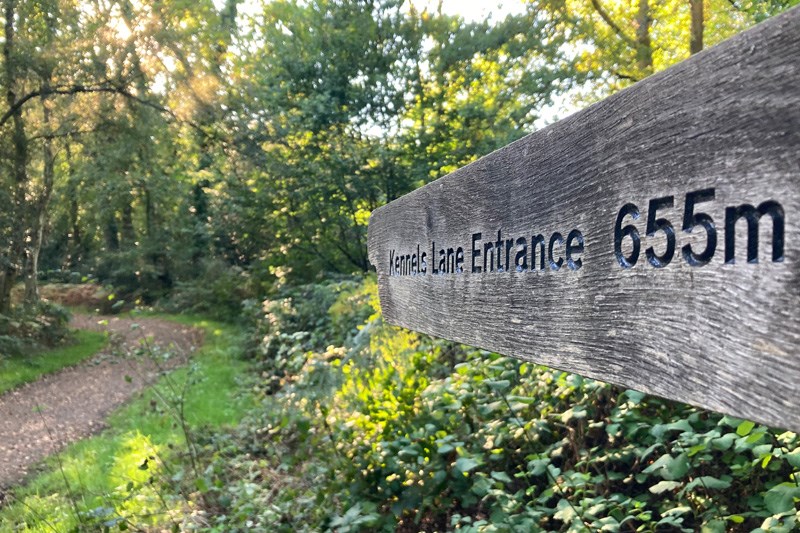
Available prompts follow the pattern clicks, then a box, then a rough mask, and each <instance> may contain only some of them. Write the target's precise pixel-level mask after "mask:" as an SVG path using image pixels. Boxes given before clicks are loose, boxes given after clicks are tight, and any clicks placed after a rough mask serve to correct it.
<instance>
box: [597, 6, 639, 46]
mask: <svg viewBox="0 0 800 533" xmlns="http://www.w3.org/2000/svg"><path fill="white" fill-rule="evenodd" d="M592 6H593V7H594V9H595V11H597V14H598V15H600V18H602V19H603V20H604V21H605V23H606V24H608V25H609V26H610V27H611V29H612V30H614V33H616V34H617V35H619V37H620V38H621V39H622V40H623V41H625V42H626V43H628V44H629V45H630V46H632V47H634V48H637V47H638V45H637V44H636V41H635V40H634V39H633V38H632V37H631V36H629V35H628V34H627V33H625V32H624V31H623V30H622V28H620V27H619V25H618V24H617V23H616V22H614V19H612V18H611V15H609V14H608V12H607V11H606V10H605V9H603V6H601V5H600V0H592Z"/></svg>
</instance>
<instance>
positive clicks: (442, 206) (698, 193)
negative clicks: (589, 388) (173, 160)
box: [369, 9, 800, 430]
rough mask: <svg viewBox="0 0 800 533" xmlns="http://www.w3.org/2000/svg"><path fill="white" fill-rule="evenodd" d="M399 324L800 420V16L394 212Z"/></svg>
mask: <svg viewBox="0 0 800 533" xmlns="http://www.w3.org/2000/svg"><path fill="white" fill-rule="evenodd" d="M369 254H370V260H371V262H372V263H373V265H375V267H376V268H377V271H378V282H379V290H380V299H381V304H382V307H383V315H384V317H385V319H386V320H387V321H388V322H390V323H392V324H396V325H400V326H404V327H407V328H410V329H413V330H417V331H420V332H424V333H428V334H431V335H435V336H439V337H444V338H447V339H451V340H455V341H459V342H462V343H466V344H470V345H474V346H478V347H481V348H485V349H488V350H493V351H497V352H500V353H504V354H508V355H513V356H516V357H520V358H523V359H527V360H531V361H535V362H539V363H543V364H546V365H550V366H552V367H556V368H560V369H564V370H569V371H572V372H577V373H579V374H582V375H586V376H590V377H593V378H597V379H600V380H604V381H608V382H612V383H616V384H619V385H623V386H626V387H631V388H635V389H638V390H641V391H645V392H648V393H652V394H657V395H660V396H664V397H667V398H672V399H676V400H680V401H683V402H688V403H691V404H695V405H699V406H702V407H705V408H709V409H712V410H716V411H721V412H725V413H730V414H733V415H735V416H739V417H745V418H749V419H753V420H756V421H760V422H764V423H767V424H770V425H773V426H778V427H785V428H790V429H793V430H800V9H794V10H791V11H789V12H787V13H785V14H783V15H782V16H780V17H777V18H775V19H772V20H770V21H767V22H766V23H763V24H761V25H759V26H757V27H755V28H754V29H752V30H750V31H748V32H745V33H743V34H741V35H739V36H737V37H735V38H733V39H731V40H729V41H727V42H725V43H723V44H721V45H719V46H717V47H714V48H712V49H709V50H707V51H705V52H703V53H701V54H698V55H696V56H693V57H692V58H691V59H689V60H687V61H684V62H683V63H681V64H679V65H677V66H676V67H673V68H671V69H669V70H667V71H665V72H662V73H660V74H657V75H654V76H652V77H650V78H648V79H646V80H645V81H643V82H640V83H637V84H636V85H634V86H633V87H631V88H629V89H627V90H624V91H622V92H620V93H618V94H616V95H614V96H612V97H610V98H608V99H606V100H605V101H603V102H600V103H598V104H596V105H594V106H591V107H589V108H588V109H585V110H583V111H582V112H579V113H577V114H575V115H573V116H571V117H569V118H567V119H565V120H562V121H561V122H559V123H557V124H555V125H553V126H550V127H548V128H546V129H544V130H542V131H539V132H537V133H534V134H532V135H529V136H527V137H525V138H523V139H521V140H519V141H517V142H515V143H513V144H511V145H509V146H506V147H505V148H503V149H501V150H498V151H497V152H494V153H492V154H491V155H489V156H486V157H484V158H483V159H480V160H478V161H476V162H475V163H472V164H470V165H469V166H467V167H464V168H462V169H460V170H458V171H456V172H454V173H452V174H450V175H448V176H446V177H444V178H442V179H439V180H437V181H435V182H433V183H431V184H429V185H426V186H425V187H422V188H420V189H418V190H416V191H414V192H412V193H411V194H408V195H406V196H404V197H402V198H400V199H398V200H395V201H393V202H391V203H390V204H388V205H386V206H384V207H382V208H380V209H378V210H376V211H375V212H374V213H373V214H372V217H371V219H370V224H369Z"/></svg>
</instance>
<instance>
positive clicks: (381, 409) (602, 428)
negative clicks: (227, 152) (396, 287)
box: [212, 280, 800, 532]
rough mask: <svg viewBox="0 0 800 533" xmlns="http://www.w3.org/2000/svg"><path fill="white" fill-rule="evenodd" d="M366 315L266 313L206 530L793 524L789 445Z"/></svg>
mask: <svg viewBox="0 0 800 533" xmlns="http://www.w3.org/2000/svg"><path fill="white" fill-rule="evenodd" d="M370 302H371V304H370ZM374 303H375V300H374V285H373V284H372V281H371V280H369V281H367V282H365V283H364V284H361V285H356V286H353V285H350V284H348V283H344V284H342V283H326V284H322V285H317V286H304V287H301V288H297V289H290V290H287V291H286V292H285V293H284V295H283V298H282V299H276V300H273V301H270V302H267V303H266V304H265V306H264V307H263V308H262V311H263V314H262V315H260V319H259V320H257V321H256V322H255V330H254V331H255V333H254V335H253V338H254V339H261V341H260V342H257V343H256V354H255V355H256V356H257V357H259V358H261V359H262V360H263V362H264V365H263V370H264V374H263V376H264V377H265V378H266V384H265V385H264V386H263V390H264V392H265V393H266V394H267V395H268V398H266V399H265V402H264V404H263V408H262V409H261V410H260V411H256V412H254V413H253V415H252V416H251V417H250V419H249V420H248V421H247V422H246V423H245V424H243V425H242V426H241V427H240V429H239V431H238V433H237V435H236V436H235V437H234V438H232V439H229V440H228V441H226V443H227V444H226V450H225V453H224V454H221V456H220V457H225V459H224V461H223V460H222V459H220V460H219V461H218V462H217V463H216V470H215V472H216V473H215V476H216V479H215V482H214V485H215V486H216V487H218V489H217V500H216V501H218V502H222V504H221V507H220V509H218V512H217V513H216V516H215V517H214V519H213V526H212V529H213V530H217V531H228V530H239V529H246V528H252V529H259V528H260V529H264V530H278V531H317V530H325V529H332V530H336V531H359V530H363V531H419V530H423V531H442V530H452V529H459V530H464V531H475V532H478V531H518V530H546V531H586V530H591V531H595V530H603V531H622V530H624V531H628V530H630V531H697V530H707V531H725V530H726V529H728V530H730V529H737V530H739V529H748V530H752V529H755V528H761V530H762V531H791V530H792V529H793V528H795V527H796V526H797V521H798V512H797V505H796V500H798V499H800V488H798V487H799V486H800V479H799V478H798V476H800V442H799V441H798V437H797V435H796V434H794V433H791V432H784V431H781V430H774V429H769V428H766V427H763V426H758V425H755V424H753V423H751V422H748V421H743V420H738V419H734V418H731V417H727V416H722V415H719V414H715V413H709V412H706V411H703V410H700V409H696V408H693V407H690V406H687V405H684V404H679V403H676V402H671V401H667V400H662V399H659V398H654V397H648V396H645V395H644V394H641V393H638V392H635V391H625V390H621V389H618V388H616V387H614V386H611V385H608V384H604V383H600V382H597V381H593V380H590V379H585V378H582V377H580V376H577V375H574V374H569V373H566V372H561V371H557V370H553V369H549V368H546V367H542V366H538V365H534V364H531V363H526V362H522V361H519V360H516V359H513V358H508V357H503V356H500V355H498V354H493V353H488V352H485V351H481V350H478V349H474V348H469V347H466V346H460V345H457V344H454V343H451V342H447V341H441V340H436V339H431V338H428V337H425V336H422V335H418V334H416V333H413V332H409V331H406V330H402V329H398V328H393V327H390V326H387V325H385V324H383V322H382V320H381V319H380V316H379V314H377V313H376V312H375V311H376V310H375V309H374V308H373V307H372V305H374ZM366 307H369V308H370V309H371V311H370V309H367V308H366ZM332 310H335V311H332ZM368 311H369V312H368ZM339 313H340V314H339ZM356 321H362V323H361V324H360V326H358V327H353V328H351V326H353V324H354V323H355V322H356ZM333 338H336V339H337V340H338V341H339V344H337V345H332V344H331V343H329V342H327V341H328V340H330V339H333ZM231 457H234V459H233V460H231V459H230V458H231Z"/></svg>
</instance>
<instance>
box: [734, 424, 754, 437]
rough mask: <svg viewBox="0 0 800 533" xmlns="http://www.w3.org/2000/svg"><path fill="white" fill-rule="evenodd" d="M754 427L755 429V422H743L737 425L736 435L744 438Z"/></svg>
mask: <svg viewBox="0 0 800 533" xmlns="http://www.w3.org/2000/svg"><path fill="white" fill-rule="evenodd" d="M754 427H756V424H755V422H750V421H749V420H745V421H744V422H742V423H741V424H739V427H737V428H736V434H737V435H739V436H740V437H746V436H747V435H749V434H750V432H751V431H753V428H754Z"/></svg>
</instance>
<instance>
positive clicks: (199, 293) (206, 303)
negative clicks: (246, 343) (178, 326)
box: [163, 261, 253, 322]
mask: <svg viewBox="0 0 800 533" xmlns="http://www.w3.org/2000/svg"><path fill="white" fill-rule="evenodd" d="M252 297H253V284H252V282H251V280H250V276H249V275H248V273H247V272H246V271H244V270H242V269H241V268H238V267H231V266H229V265H227V264H225V263H224V262H222V261H207V262H204V263H203V264H202V266H201V272H200V274H199V276H198V277H197V279H194V280H192V281H190V282H178V283H176V286H175V289H174V290H173V292H172V294H171V296H170V297H169V299H167V300H166V302H165V303H164V304H163V307H164V308H165V309H166V310H168V311H171V312H184V313H197V314H202V315H204V316H208V317H210V318H214V319H215V320H222V321H227V322H233V321H236V320H237V319H238V318H239V317H240V315H241V313H242V301H246V300H248V299H250V298H252Z"/></svg>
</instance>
